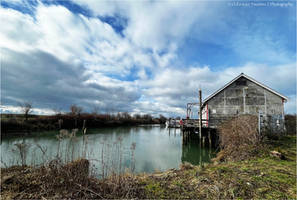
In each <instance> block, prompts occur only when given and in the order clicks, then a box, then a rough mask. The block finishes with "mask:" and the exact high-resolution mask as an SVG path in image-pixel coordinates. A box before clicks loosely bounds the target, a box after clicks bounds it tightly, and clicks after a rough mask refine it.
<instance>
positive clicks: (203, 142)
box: [202, 136, 205, 147]
mask: <svg viewBox="0 0 297 200" xmlns="http://www.w3.org/2000/svg"><path fill="white" fill-rule="evenodd" d="M202 145H203V147H204V146H205V136H203V137H202Z"/></svg>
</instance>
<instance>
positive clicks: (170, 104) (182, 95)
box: [140, 63, 296, 115]
mask: <svg viewBox="0 0 297 200" xmlns="http://www.w3.org/2000/svg"><path fill="white" fill-rule="evenodd" d="M242 72H243V73H245V74H247V75H249V76H251V77H253V78H254V79H256V80H257V81H259V82H261V83H263V84H265V85H267V86H268V87H270V88H272V89H274V90H276V91H278V92H280V93H281V94H283V95H287V96H289V102H288V103H287V104H285V111H286V112H287V113H296V87H295V85H296V76H295V74H296V64H295V63H291V64H287V65H278V66H267V65H263V64H256V63H248V64H246V65H244V66H238V67H228V68H225V69H223V70H221V71H212V70H211V69H210V68H209V67H207V66H205V67H199V66H197V67H190V68H184V69H173V68H167V69H165V70H163V71H161V72H160V73H159V74H157V75H156V77H155V78H154V79H153V80H151V81H146V82H143V83H142V84H143V87H144V88H146V89H143V94H144V95H145V98H146V99H152V100H153V101H152V102H153V103H152V108H153V110H155V111H156V110H158V109H159V110H160V111H164V110H167V113H179V114H183V115H184V113H185V106H186V103H188V102H198V89H199V87H201V88H202V92H203V98H206V97H207V96H209V95H211V94H212V93H213V92H215V91H216V90H218V89H220V88H221V87H222V86H224V85H225V84H227V83H228V82H229V81H231V80H232V79H233V78H235V77H236V76H238V75H239V74H240V73H242ZM268 74H269V75H268ZM284 77H286V78H284ZM140 104H141V106H142V107H145V106H146V105H147V103H143V102H140ZM180 109H181V110H180ZM182 109H184V111H182Z"/></svg>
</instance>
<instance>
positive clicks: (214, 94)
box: [203, 73, 288, 106]
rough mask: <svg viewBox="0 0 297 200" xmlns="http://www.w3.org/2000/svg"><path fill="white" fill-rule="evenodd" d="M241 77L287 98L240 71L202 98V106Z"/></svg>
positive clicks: (285, 98) (284, 97)
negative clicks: (223, 84)
mask: <svg viewBox="0 0 297 200" xmlns="http://www.w3.org/2000/svg"><path fill="white" fill-rule="evenodd" d="M241 77H244V78H246V79H248V80H250V81H252V82H254V83H256V84H257V85H259V86H261V87H263V88H265V89H266V90H268V91H270V92H272V93H274V94H276V95H278V96H280V97H281V98H283V99H284V100H285V101H287V100H288V97H286V96H284V95H281V94H280V93H278V92H276V91H275V90H273V89H271V88H269V87H268V86H266V85H264V84H262V83H260V82H258V81H256V80H255V79H253V78H251V77H249V76H248V75H246V74H244V73H241V74H239V75H238V76H237V77H235V78H234V79H233V80H231V81H230V82H229V83H227V84H226V85H225V86H223V87H222V88H220V89H219V90H217V91H216V92H215V93H213V94H212V95H210V96H209V97H207V98H206V99H204V101H203V106H204V104H205V103H206V102H207V101H209V100H210V99H211V98H213V97H214V96H216V95H217V94H218V93H220V92H221V91H223V90H224V89H225V88H227V87H228V86H229V85H231V84H232V83H234V82H235V81H236V80H238V79H239V78H241Z"/></svg>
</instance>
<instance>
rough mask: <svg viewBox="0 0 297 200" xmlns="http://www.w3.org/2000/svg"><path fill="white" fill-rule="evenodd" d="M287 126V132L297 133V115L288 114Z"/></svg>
mask: <svg viewBox="0 0 297 200" xmlns="http://www.w3.org/2000/svg"><path fill="white" fill-rule="evenodd" d="M285 126H286V130H287V131H286V132H287V134H291V135H296V129H297V126H296V115H286V116H285Z"/></svg>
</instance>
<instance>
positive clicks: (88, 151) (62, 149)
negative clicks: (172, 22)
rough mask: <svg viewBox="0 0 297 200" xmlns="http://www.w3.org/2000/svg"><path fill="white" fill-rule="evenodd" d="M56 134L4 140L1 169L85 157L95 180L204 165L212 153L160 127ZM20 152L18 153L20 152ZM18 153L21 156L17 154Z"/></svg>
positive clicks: (178, 130) (134, 127)
mask: <svg viewBox="0 0 297 200" xmlns="http://www.w3.org/2000/svg"><path fill="white" fill-rule="evenodd" d="M56 134H58V131H52V132H47V133H46V134H44V136H43V134H42V133H40V134H39V135H38V136H34V137H24V138H19V137H18V138H4V139H3V140H2V143H1V167H8V166H12V165H16V164H21V162H22V160H23V163H26V164H28V165H35V166H36V165H40V164H41V163H48V162H49V161H50V160H52V159H54V158H57V157H58V158H59V159H60V160H61V161H62V162H67V161H70V160H75V159H77V158H78V157H85V158H87V159H89V160H90V161H91V164H92V170H93V172H94V173H95V174H97V175H98V176H103V177H104V176H106V175H107V174H110V173H111V171H114V172H123V171H125V169H126V170H127V169H129V170H130V171H132V172H133V173H142V172H146V173H151V172H154V171H165V170H167V169H171V168H178V167H179V166H180V164H181V163H183V162H189V163H191V164H195V165H198V164H201V163H207V162H209V161H210V159H211V158H213V157H214V156H215V154H214V150H213V149H209V148H208V147H207V148H200V145H199V143H197V141H190V142H189V143H188V144H187V145H183V140H182V133H181V131H180V129H174V128H173V129H168V128H165V127H163V126H133V127H116V128H101V129H92V130H88V133H87V134H86V136H83V135H81V134H80V135H77V136H76V137H72V138H65V139H61V140H58V139H57V137H56V136H55V135H56ZM20 149H22V151H20ZM20 152H21V153H20Z"/></svg>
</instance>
